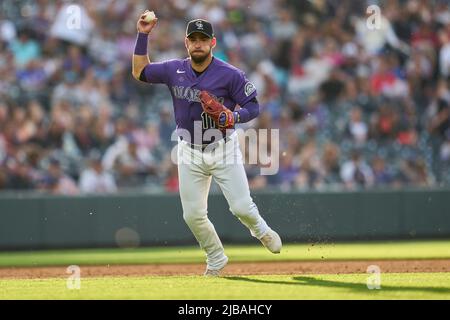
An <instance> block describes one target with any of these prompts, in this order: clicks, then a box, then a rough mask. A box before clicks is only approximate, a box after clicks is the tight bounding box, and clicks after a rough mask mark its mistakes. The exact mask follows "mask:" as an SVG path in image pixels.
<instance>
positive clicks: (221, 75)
mask: <svg viewBox="0 0 450 320" xmlns="http://www.w3.org/2000/svg"><path fill="white" fill-rule="evenodd" d="M144 74H145V79H146V82H149V83H164V84H166V85H167V86H168V87H169V89H170V93H171V95H172V100H173V106H174V112H175V121H176V124H177V129H186V130H188V131H189V132H190V134H191V137H194V121H197V123H198V125H201V126H202V132H204V131H205V130H206V129H210V128H211V127H214V123H213V122H212V121H211V119H210V118H209V117H208V116H207V115H206V114H204V112H203V108H202V106H201V104H200V98H199V94H200V91H202V90H206V91H208V92H209V93H210V94H211V95H213V96H215V97H216V98H217V99H218V101H220V102H221V103H222V104H223V105H224V106H225V107H227V108H228V109H230V110H232V111H234V109H235V107H236V105H237V104H238V105H240V106H243V105H245V104H246V103H247V102H249V101H250V100H252V99H253V98H255V97H256V95H257V93H256V88H255V86H254V85H253V84H252V83H251V82H250V81H248V79H247V78H246V76H245V73H244V72H243V71H241V70H239V69H238V68H236V67H234V66H232V65H230V64H228V63H226V62H224V61H222V60H220V59H218V58H215V57H213V59H212V61H211V64H210V65H209V66H208V68H206V70H205V71H203V73H202V74H201V75H200V76H197V75H196V73H195V72H194V70H193V69H192V67H191V62H190V59H189V58H186V59H174V60H168V61H164V62H152V63H151V64H149V65H147V66H146V67H145V69H144ZM209 142H211V141H205V140H203V141H202V143H209Z"/></svg>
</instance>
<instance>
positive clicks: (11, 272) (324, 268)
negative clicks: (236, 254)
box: [0, 259, 450, 279]
mask: <svg viewBox="0 0 450 320" xmlns="http://www.w3.org/2000/svg"><path fill="white" fill-rule="evenodd" d="M370 265H377V266H379V267H380V269H381V272H383V273H389V272H400V273H401V272H450V260H448V259H445V260H443V259H440V260H438V259H436V260H373V261H300V262H298V261H297V262H258V263H239V262H236V263H233V262H231V263H229V264H228V265H227V267H226V268H225V269H224V272H223V275H225V276H227V275H230V276H231V275H264V274H343V273H366V271H367V267H368V266H370ZM80 268H81V276H84V277H105V276H183V275H201V274H203V272H204V269H205V265H204V264H163V265H156V264H151V265H104V266H82V265H80ZM67 275H68V274H67V273H66V267H33V268H0V279H6V278H27V279H30V278H36V279H43V278H55V277H57V278H58V277H67Z"/></svg>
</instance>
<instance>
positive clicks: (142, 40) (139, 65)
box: [132, 10, 158, 80]
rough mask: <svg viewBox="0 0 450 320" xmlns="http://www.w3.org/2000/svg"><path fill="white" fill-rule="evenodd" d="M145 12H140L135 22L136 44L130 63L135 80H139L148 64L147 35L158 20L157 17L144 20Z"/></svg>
mask: <svg viewBox="0 0 450 320" xmlns="http://www.w3.org/2000/svg"><path fill="white" fill-rule="evenodd" d="M147 12H148V10H146V11H145V12H144V13H143V14H141V16H140V17H139V20H138V22H137V31H138V36H137V40H136V46H135V48H134V54H133V63H132V73H133V77H134V78H135V79H136V80H140V77H141V73H142V71H143V70H144V68H145V67H146V66H147V65H148V64H150V59H149V57H148V54H147V43H148V35H149V34H150V32H151V31H152V29H153V27H154V26H155V25H156V23H157V22H158V18H156V19H155V20H153V21H152V22H150V23H147V22H145V21H144V17H145V15H146V13H147Z"/></svg>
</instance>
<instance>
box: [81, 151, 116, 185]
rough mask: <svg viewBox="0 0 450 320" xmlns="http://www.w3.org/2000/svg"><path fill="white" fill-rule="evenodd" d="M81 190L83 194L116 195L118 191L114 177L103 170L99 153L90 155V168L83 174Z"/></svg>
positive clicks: (94, 152)
mask: <svg viewBox="0 0 450 320" xmlns="http://www.w3.org/2000/svg"><path fill="white" fill-rule="evenodd" d="M79 188H80V191H81V192H82V193H114V192H116V191H117V186H116V182H115V179H114V176H113V175H112V174H111V173H109V172H106V171H105V170H104V169H103V165H102V159H101V155H100V153H99V152H96V151H92V152H91V153H90V155H89V166H88V167H87V168H86V169H85V170H84V171H83V172H82V173H81V176H80V182H79Z"/></svg>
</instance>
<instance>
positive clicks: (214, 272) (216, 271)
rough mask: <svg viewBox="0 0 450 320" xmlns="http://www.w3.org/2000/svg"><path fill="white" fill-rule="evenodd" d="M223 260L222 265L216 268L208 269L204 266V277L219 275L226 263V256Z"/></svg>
mask: <svg viewBox="0 0 450 320" xmlns="http://www.w3.org/2000/svg"><path fill="white" fill-rule="evenodd" d="M225 258H226V259H225V261H224V263H223V264H222V266H220V267H219V268H218V269H214V270H213V269H209V268H208V267H207V268H206V271H205V273H204V276H205V277H219V276H220V272H221V271H222V270H223V268H225V266H226V265H227V263H228V257H225Z"/></svg>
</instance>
